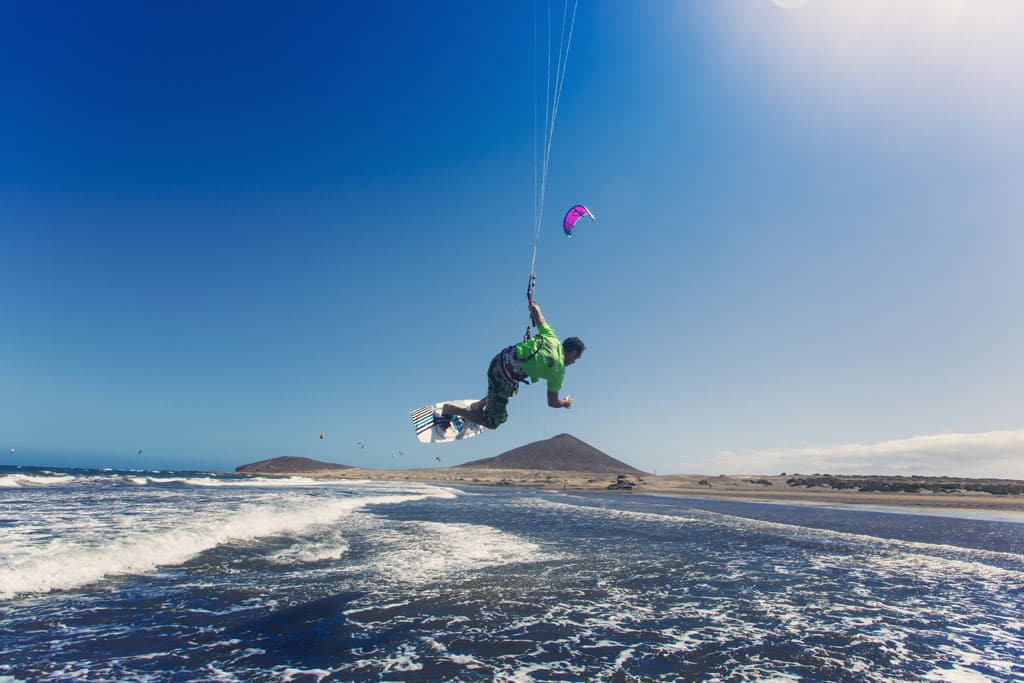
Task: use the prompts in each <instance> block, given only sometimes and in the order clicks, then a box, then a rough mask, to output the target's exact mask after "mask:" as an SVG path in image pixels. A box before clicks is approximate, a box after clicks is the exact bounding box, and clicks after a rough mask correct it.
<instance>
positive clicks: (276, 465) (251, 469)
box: [235, 455, 352, 474]
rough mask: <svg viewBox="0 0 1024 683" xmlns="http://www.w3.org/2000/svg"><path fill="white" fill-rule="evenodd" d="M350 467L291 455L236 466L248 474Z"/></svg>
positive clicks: (236, 469) (236, 470)
mask: <svg viewBox="0 0 1024 683" xmlns="http://www.w3.org/2000/svg"><path fill="white" fill-rule="evenodd" d="M350 469H352V466H351V465H338V464H336V463H333V462H320V461H319V460H313V459H312V458H296V457H293V456H291V455H285V456H282V457H280V458H271V459H270V460H260V461H259V462H251V463H249V464H248V465H239V466H238V467H236V468H235V472H245V473H246V474H281V473H288V474H291V473H296V472H316V471H318V470H350Z"/></svg>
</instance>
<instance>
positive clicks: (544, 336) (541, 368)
mask: <svg viewBox="0 0 1024 683" xmlns="http://www.w3.org/2000/svg"><path fill="white" fill-rule="evenodd" d="M534 351H536V354H534ZM531 355H532V356H533V357H532V358H530V356H531ZM516 356H518V357H519V364H520V365H521V366H522V368H523V372H525V373H526V374H527V375H529V376H530V381H531V382H536V381H537V380H539V379H541V378H543V379H545V380H547V382H548V391H553V392H555V393H558V392H559V391H561V389H562V382H563V381H565V351H564V350H563V349H562V342H560V341H558V337H557V336H555V331H554V330H553V329H551V325H548V324H544V325H541V326H540V327H538V328H537V336H536V337H530V338H529V339H527V340H526V341H524V342H520V343H519V344H516ZM527 358H528V359H529V360H525V359H527Z"/></svg>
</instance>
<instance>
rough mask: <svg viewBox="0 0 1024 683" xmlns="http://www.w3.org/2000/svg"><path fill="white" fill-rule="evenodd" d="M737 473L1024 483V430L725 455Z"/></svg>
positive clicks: (722, 460)
mask: <svg viewBox="0 0 1024 683" xmlns="http://www.w3.org/2000/svg"><path fill="white" fill-rule="evenodd" d="M716 461H717V462H718V463H719V464H720V465H721V467H722V468H723V469H727V470H729V471H732V472H740V471H743V472H760V473H770V474H774V473H775V472H790V473H793V472H800V473H802V474H811V473H815V472H820V473H830V474H904V475H910V474H919V475H929V474H931V475H943V474H948V475H953V476H964V477H1000V478H1008V479H1024V429H1020V430H1006V431H995V432H976V433H953V434H934V435H925V436H913V437H910V438H907V439H894V440H891V441H880V442H877V443H866V444H841V445H832V446H807V447H801V448H767V449H753V450H746V451H742V452H739V453H736V452H731V451H729V452H722V453H720V454H719V457H718V458H717V459H716Z"/></svg>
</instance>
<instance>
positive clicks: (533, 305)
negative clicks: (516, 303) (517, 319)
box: [529, 301, 548, 327]
mask: <svg viewBox="0 0 1024 683" xmlns="http://www.w3.org/2000/svg"><path fill="white" fill-rule="evenodd" d="M529 306H530V319H531V320H533V324H534V325H536V326H537V327H540V326H541V325H546V324H547V322H548V321H547V320H545V319H544V314H543V313H541V312H540V306H538V305H537V302H536V301H531V302H530V304H529Z"/></svg>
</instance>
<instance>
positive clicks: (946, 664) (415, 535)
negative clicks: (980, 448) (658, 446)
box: [0, 468, 1024, 682]
mask: <svg viewBox="0 0 1024 683" xmlns="http://www.w3.org/2000/svg"><path fill="white" fill-rule="evenodd" d="M49 680H54V681H57V680H60V681H63V680H96V681H196V680H209V681H443V680H451V681H830V682H840V681H953V682H975V681H1021V680H1024V524H1022V523H1018V522H1013V521H1006V520H1002V519H996V518H993V519H985V518H980V519H979V518H957V517H943V516H930V515H921V514H913V515H911V514H898V513H893V512H884V511H865V510H851V509H837V508H823V507H815V506H808V505H800V506H794V505H764V504H750V503H738V502H723V501H708V500H696V499H693V500H691V499H680V498H670V497H656V496H643V495H635V494H611V493H607V494H606V493H593V494H590V493H579V492H563V491H543V490H536V489H508V488H465V487H460V488H454V487H443V486H433V485H427V484H416V483H382V482H370V481H366V482H349V481H346V482H336V481H335V482H331V481H323V480H320V481H317V480H312V479H303V478H293V479H261V478H241V477H237V476H232V475H208V474H196V473H168V472H162V473H156V472H111V471H87V470H52V471H46V470H33V469H29V468H20V469H15V468H0V681H4V682H7V681H49Z"/></svg>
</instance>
